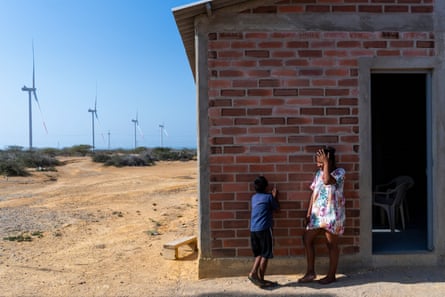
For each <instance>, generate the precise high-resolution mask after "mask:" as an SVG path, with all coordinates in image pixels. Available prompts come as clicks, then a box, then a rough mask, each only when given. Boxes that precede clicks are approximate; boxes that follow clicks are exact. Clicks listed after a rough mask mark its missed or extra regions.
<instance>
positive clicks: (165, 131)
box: [159, 123, 168, 147]
mask: <svg viewBox="0 0 445 297" xmlns="http://www.w3.org/2000/svg"><path fill="white" fill-rule="evenodd" d="M159 128H160V129H161V131H160V132H161V133H160V134H161V147H162V146H163V142H164V137H163V136H164V134H165V136H168V134H167V130H166V129H165V126H164V123H162V125H159Z"/></svg>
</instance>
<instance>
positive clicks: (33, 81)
mask: <svg viewBox="0 0 445 297" xmlns="http://www.w3.org/2000/svg"><path fill="white" fill-rule="evenodd" d="M35 83H36V82H35V65H34V42H33V43H32V87H31V88H28V87H27V86H26V85H25V86H23V88H22V91H24V92H28V99H29V103H28V108H29V150H32V104H31V101H32V100H31V98H32V96H33V95H34V99H35V100H36V102H37V106H38V108H39V111H40V115H41V116H42V121H43V127H44V128H45V131H46V133H47V134H48V130H47V129H46V124H45V121H44V120H43V115H42V110H41V109H40V104H39V100H38V99H37V93H36V90H37V89H36V84H35Z"/></svg>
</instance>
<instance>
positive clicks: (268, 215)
mask: <svg viewBox="0 0 445 297" xmlns="http://www.w3.org/2000/svg"><path fill="white" fill-rule="evenodd" d="M278 208H279V204H278V201H277V200H276V199H275V198H273V196H272V194H269V193H255V194H254V195H253V196H252V212H251V220H250V231H252V232H255V231H263V230H267V229H269V228H270V227H272V225H273V211H274V210H276V209H278Z"/></svg>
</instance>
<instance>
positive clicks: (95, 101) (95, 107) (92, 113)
mask: <svg viewBox="0 0 445 297" xmlns="http://www.w3.org/2000/svg"><path fill="white" fill-rule="evenodd" d="M88 112H91V127H92V135H93V146H92V150H93V151H94V148H95V144H94V118H96V119H97V120H99V117H98V116H97V85H96V98H95V100H94V109H92V108H89V109H88Z"/></svg>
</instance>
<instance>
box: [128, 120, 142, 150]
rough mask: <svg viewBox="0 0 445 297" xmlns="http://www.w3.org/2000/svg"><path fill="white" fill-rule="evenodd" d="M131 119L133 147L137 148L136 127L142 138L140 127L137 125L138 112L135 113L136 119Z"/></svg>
mask: <svg viewBox="0 0 445 297" xmlns="http://www.w3.org/2000/svg"><path fill="white" fill-rule="evenodd" d="M131 121H132V122H133V124H134V148H137V141H136V129H137V130H139V134H141V137H142V138H144V135H143V134H142V130H141V127H140V126H139V120H138V113H136V119H132V120H131Z"/></svg>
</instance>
